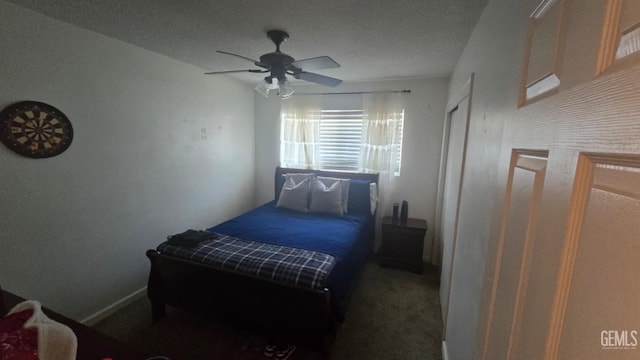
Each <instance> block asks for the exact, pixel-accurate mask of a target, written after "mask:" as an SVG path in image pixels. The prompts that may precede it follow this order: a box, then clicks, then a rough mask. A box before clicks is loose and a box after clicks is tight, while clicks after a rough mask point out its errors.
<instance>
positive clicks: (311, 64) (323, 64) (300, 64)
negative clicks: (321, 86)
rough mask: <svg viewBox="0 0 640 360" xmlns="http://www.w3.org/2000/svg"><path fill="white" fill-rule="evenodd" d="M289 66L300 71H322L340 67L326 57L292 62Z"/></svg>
mask: <svg viewBox="0 0 640 360" xmlns="http://www.w3.org/2000/svg"><path fill="white" fill-rule="evenodd" d="M291 65H293V66H295V67H297V68H298V69H302V70H324V69H335V68H339V67H340V64H338V63H337V62H336V61H335V60H333V59H332V58H330V57H328V56H318V57H314V58H309V59H302V60H298V61H294V62H292V63H291Z"/></svg>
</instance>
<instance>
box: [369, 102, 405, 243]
mask: <svg viewBox="0 0 640 360" xmlns="http://www.w3.org/2000/svg"><path fill="white" fill-rule="evenodd" d="M362 112H363V124H362V151H361V152H360V164H359V167H360V171H364V172H377V173H379V174H380V180H379V182H378V210H377V211H378V212H377V221H376V222H377V224H378V226H377V229H376V240H377V242H378V243H379V241H380V238H381V231H380V230H381V224H382V221H381V220H382V217H383V216H388V215H389V214H390V213H391V211H392V207H393V202H394V200H393V195H394V193H395V186H396V181H395V180H396V177H395V174H396V172H398V171H399V170H400V169H399V164H398V159H399V155H400V154H398V151H400V146H399V145H400V144H399V143H398V142H399V140H400V139H401V136H400V135H401V134H399V133H398V132H399V131H401V130H400V129H401V126H400V125H401V122H402V121H403V105H402V101H401V94H394V93H374V94H365V95H364V97H363V104H362Z"/></svg>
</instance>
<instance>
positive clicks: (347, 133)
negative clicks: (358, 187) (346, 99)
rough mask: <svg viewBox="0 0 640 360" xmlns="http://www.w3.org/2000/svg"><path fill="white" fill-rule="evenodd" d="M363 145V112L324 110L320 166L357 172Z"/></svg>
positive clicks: (320, 139)
mask: <svg viewBox="0 0 640 360" xmlns="http://www.w3.org/2000/svg"><path fill="white" fill-rule="evenodd" d="M361 144H362V110H322V115H321V116H320V137H319V142H318V155H319V156H318V157H319V164H318V166H319V167H320V168H321V169H327V170H357V169H358V159H359V157H360V148H361Z"/></svg>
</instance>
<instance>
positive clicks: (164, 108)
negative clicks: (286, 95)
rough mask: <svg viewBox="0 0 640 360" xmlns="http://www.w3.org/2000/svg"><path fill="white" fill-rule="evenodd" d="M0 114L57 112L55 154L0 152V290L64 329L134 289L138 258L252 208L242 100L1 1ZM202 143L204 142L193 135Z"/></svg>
mask: <svg viewBox="0 0 640 360" xmlns="http://www.w3.org/2000/svg"><path fill="white" fill-rule="evenodd" d="M0 13H1V14H2V21H1V22H0V33H1V34H2V36H0V48H1V49H2V56H1V58H0V59H1V66H0V79H1V81H0V107H2V108H4V107H5V106H7V105H9V104H11V103H13V102H17V101H21V100H36V101H43V102H46V103H49V104H51V105H53V106H55V107H57V108H59V109H60V110H62V111H63V112H64V113H65V114H66V115H67V116H68V118H69V119H70V120H71V122H72V124H73V127H74V132H75V137H74V140H73V143H72V144H71V147H70V148H69V149H68V150H67V151H66V152H65V153H63V154H61V155H59V156H57V157H54V158H49V159H30V158H25V157H21V156H19V155H17V154H15V153H13V152H12V151H10V150H9V149H8V148H6V147H4V146H0V168H1V169H2V170H1V171H0V199H1V201H0V284H1V285H2V286H3V288H6V289H8V290H10V291H13V292H16V293H18V294H20V295H22V296H25V297H27V298H32V299H37V300H40V301H41V302H42V303H43V304H44V305H46V306H49V307H51V308H53V309H54V310H57V311H60V312H62V313H63V314H66V315H68V316H70V317H72V318H75V319H82V318H84V317H86V316H88V315H91V314H93V313H94V312H96V311H98V310H100V309H102V308H104V307H105V306H107V305H109V304H111V303H113V302H114V301H117V300H118V299H121V298H123V297H124V296H126V295H128V294H131V293H132V292H134V291H136V290H138V289H140V288H142V287H143V286H145V285H146V281H147V276H148V270H149V263H148V260H147V258H146V257H145V255H144V253H145V250H147V249H150V248H154V247H155V246H156V245H157V244H158V243H159V242H160V241H162V240H163V238H165V237H166V236H167V235H168V234H173V233H177V232H181V231H183V230H185V229H187V228H204V227H207V226H211V225H214V224H216V223H218V222H220V221H222V220H224V219H227V218H230V217H232V216H234V215H237V214H238V213H240V212H242V211H245V210H248V209H249V208H251V207H252V206H253V204H254V195H255V193H254V183H255V174H254V171H255V167H254V154H255V150H254V126H253V122H254V113H253V111H254V109H253V106H252V105H250V106H247V104H253V101H254V94H253V89H252V88H251V87H250V86H248V85H245V84H241V83H239V82H237V81H235V80H231V79H228V78H225V77H205V76H203V75H202V70H201V69H198V68H195V67H192V66H189V65H186V64H184V63H181V62H178V61H175V60H172V59H169V58H167V57H164V56H161V55H158V54H155V53H151V52H149V51H146V50H142V49H140V48H136V47H134V46H131V45H128V44H125V43H123V42H120V41H116V40H113V39H110V38H107V37H104V36H102V35H99V34H96V33H93V32H90V31H86V30H83V29H80V28H78V27H75V26H72V25H69V24H66V23H63V22H60V21H57V20H53V19H51V18H48V17H45V16H42V15H40V14H37V13H34V12H32V11H28V10H25V9H23V8H21V7H18V6H15V5H12V4H9V3H6V2H4V1H0ZM205 132H206V133H205Z"/></svg>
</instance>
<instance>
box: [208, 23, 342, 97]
mask: <svg viewBox="0 0 640 360" xmlns="http://www.w3.org/2000/svg"><path fill="white" fill-rule="evenodd" d="M267 37H268V38H269V39H271V41H273V43H274V44H275V45H276V51H274V52H270V53H267V54H264V55H262V56H260V60H253V59H251V58H248V57H246V56H242V55H238V54H233V53H230V52H226V51H220V50H217V52H219V53H221V54H227V55H232V56H236V57H239V58H241V59H245V60H248V61H251V62H252V63H253V64H254V65H256V66H258V67H260V68H262V69H246V70H228V71H212V72H207V73H205V75H216V74H230V73H240V72H250V73H269V75H268V76H267V77H265V78H264V80H263V81H261V82H260V83H259V84H258V85H256V87H255V89H256V91H258V92H259V93H261V94H262V95H264V96H265V97H266V96H268V95H269V90H277V92H278V96H280V97H281V98H283V99H288V98H290V97H291V96H292V95H293V92H294V88H293V86H291V84H290V83H289V81H288V80H287V75H290V76H293V77H294V78H296V79H299V80H305V81H310V82H313V83H316V84H320V85H324V86H330V87H335V86H338V85H340V84H341V83H342V80H340V79H336V78H332V77H329V76H324V75H320V74H316V73H312V72H308V71H307V70H323V69H333V68H339V67H340V64H338V63H337V62H335V60H333V59H332V58H330V57H328V56H318V57H313V58H309V59H303V60H297V61H296V60H295V59H294V58H293V57H291V56H289V55H287V54H285V53H283V52H281V51H280V45H281V44H282V43H283V42H285V41H287V40H288V39H289V34H288V33H287V32H286V31H282V30H269V31H267Z"/></svg>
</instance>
